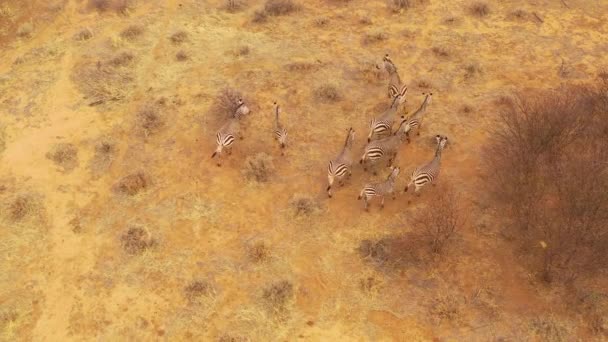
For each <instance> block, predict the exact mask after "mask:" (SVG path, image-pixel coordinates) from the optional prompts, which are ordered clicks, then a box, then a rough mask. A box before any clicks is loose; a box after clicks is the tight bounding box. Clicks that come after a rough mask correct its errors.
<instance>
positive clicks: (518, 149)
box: [485, 86, 608, 282]
mask: <svg viewBox="0 0 608 342" xmlns="http://www.w3.org/2000/svg"><path fill="white" fill-rule="evenodd" d="M607 89H608V87H606V86H599V87H590V86H589V87H583V86H578V87H567V88H561V89H558V90H555V91H551V92H539V93H535V94H526V95H525V97H524V96H523V95H520V96H519V97H517V98H516V100H515V104H514V105H513V106H509V107H505V108H504V109H503V111H502V113H501V115H500V116H499V119H498V122H497V123H496V125H495V127H496V129H495V131H494V132H493V134H492V138H491V141H490V142H489V144H488V145H487V149H486V153H485V164H486V168H487V172H488V175H490V176H489V177H487V179H488V184H489V188H490V190H491V191H492V193H493V194H494V197H495V199H496V201H497V202H498V203H499V204H500V205H502V206H503V207H504V208H505V209H506V212H507V213H508V214H507V215H505V219H507V218H509V219H510V220H509V221H511V222H512V226H513V227H514V228H515V229H517V231H516V232H514V233H513V235H514V236H516V237H517V240H516V241H518V242H519V243H520V244H521V245H522V250H523V251H524V253H527V254H528V257H527V258H526V260H530V266H531V267H534V269H535V271H536V273H537V275H539V276H540V278H541V279H543V280H545V281H547V282H550V281H552V280H557V279H559V280H571V279H574V278H575V277H577V276H578V275H581V274H585V273H589V272H595V271H597V270H598V269H602V268H605V267H606V266H608V262H607V260H606V258H605V248H606V246H608V234H606V231H605V227H606V226H607V225H608V191H606V190H605V189H608V163H605V160H608V140H607V139H605V136H606V133H607V132H608V92H606V90H607Z"/></svg>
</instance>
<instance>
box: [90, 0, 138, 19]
mask: <svg viewBox="0 0 608 342" xmlns="http://www.w3.org/2000/svg"><path fill="white" fill-rule="evenodd" d="M131 2H132V0H88V7H89V8H90V9H94V10H97V11H99V12H106V11H114V12H116V13H118V14H123V15H125V14H128V12H129V10H130V9H131V7H132V4H131Z"/></svg>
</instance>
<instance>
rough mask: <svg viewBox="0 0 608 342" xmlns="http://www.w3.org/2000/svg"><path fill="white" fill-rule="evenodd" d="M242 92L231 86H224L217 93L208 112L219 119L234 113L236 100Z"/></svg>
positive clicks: (240, 97) (236, 106)
mask: <svg viewBox="0 0 608 342" xmlns="http://www.w3.org/2000/svg"><path fill="white" fill-rule="evenodd" d="M242 98H243V94H242V93H241V92H240V91H238V90H236V89H233V88H224V89H222V90H220V92H219V93H218V94H217V96H216V97H215V99H214V100H213V103H212V104H211V109H210V112H211V114H214V115H216V116H218V117H219V118H221V119H224V118H227V117H230V116H232V115H234V113H235V112H236V110H237V108H238V100H239V99H242Z"/></svg>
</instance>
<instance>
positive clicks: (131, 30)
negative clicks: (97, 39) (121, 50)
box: [120, 25, 144, 41]
mask: <svg viewBox="0 0 608 342" xmlns="http://www.w3.org/2000/svg"><path fill="white" fill-rule="evenodd" d="M143 33H144V28H143V27H141V26H139V25H130V26H128V27H127V28H126V29H124V30H122V31H121V32H120V38H122V39H125V40H128V41H134V40H136V39H138V38H139V37H140V36H141V35H142V34H143Z"/></svg>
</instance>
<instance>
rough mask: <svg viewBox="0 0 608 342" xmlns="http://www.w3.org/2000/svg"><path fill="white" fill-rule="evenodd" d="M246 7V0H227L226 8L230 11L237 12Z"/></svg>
mask: <svg viewBox="0 0 608 342" xmlns="http://www.w3.org/2000/svg"><path fill="white" fill-rule="evenodd" d="M243 7H245V2H244V1H242V0H225V3H224V9H225V10H226V11H228V12H230V13H235V12H238V11H240V10H242V9H243Z"/></svg>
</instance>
